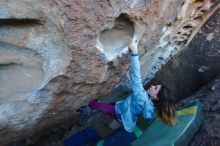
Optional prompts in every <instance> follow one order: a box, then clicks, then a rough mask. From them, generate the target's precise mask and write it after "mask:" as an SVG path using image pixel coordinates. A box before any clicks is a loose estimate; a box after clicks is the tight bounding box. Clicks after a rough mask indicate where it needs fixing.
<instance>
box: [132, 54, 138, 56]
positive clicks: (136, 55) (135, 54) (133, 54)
mask: <svg viewBox="0 0 220 146" xmlns="http://www.w3.org/2000/svg"><path fill="white" fill-rule="evenodd" d="M131 56H139V55H138V54H131Z"/></svg>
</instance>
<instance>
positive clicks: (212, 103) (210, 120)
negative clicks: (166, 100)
mask: <svg viewBox="0 0 220 146" xmlns="http://www.w3.org/2000/svg"><path fill="white" fill-rule="evenodd" d="M192 99H199V100H200V101H201V103H202V108H203V111H202V112H203V121H202V123H201V126H200V128H199V130H198V131H197V133H196V134H195V136H194V138H193V140H192V141H191V142H190V144H189V146H207V145H210V146H218V145H219V144H220V140H219V138H220V135H219V134H220V124H219V118H220V110H219V109H220V105H219V100H220V76H219V75H218V77H217V78H215V80H214V81H213V82H212V83H210V84H209V85H207V86H204V87H203V88H201V89H200V90H199V91H198V92H196V93H195V94H193V95H191V96H190V97H187V98H186V99H184V100H182V101H181V102H180V103H179V105H181V104H184V103H186V102H187V101H188V100H192Z"/></svg>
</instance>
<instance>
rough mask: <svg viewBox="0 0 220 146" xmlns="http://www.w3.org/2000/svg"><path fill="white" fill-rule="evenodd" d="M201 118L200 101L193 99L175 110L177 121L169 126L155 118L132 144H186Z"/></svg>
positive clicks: (141, 145)
mask: <svg viewBox="0 0 220 146" xmlns="http://www.w3.org/2000/svg"><path fill="white" fill-rule="evenodd" d="M201 120H202V114H201V103H200V102H199V100H195V101H193V102H191V103H189V104H187V105H185V106H184V107H182V108H181V110H178V111H177V123H176V125H175V126H169V125H166V124H164V123H163V122H161V121H160V120H159V119H156V120H155V121H154V122H153V123H152V124H151V125H150V127H148V128H147V130H146V131H144V133H143V134H142V135H141V136H140V137H139V138H138V139H136V140H135V141H133V142H132V145H133V146H186V145H187V144H188V143H189V141H190V140H191V139H192V138H193V135H194V134H195V132H196V131H197V130H198V128H199V126H200V123H201Z"/></svg>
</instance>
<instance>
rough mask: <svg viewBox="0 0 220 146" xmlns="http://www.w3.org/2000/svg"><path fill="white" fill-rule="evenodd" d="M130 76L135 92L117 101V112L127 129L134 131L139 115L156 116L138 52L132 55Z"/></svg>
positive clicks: (147, 117)
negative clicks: (142, 77)
mask: <svg viewBox="0 0 220 146" xmlns="http://www.w3.org/2000/svg"><path fill="white" fill-rule="evenodd" d="M130 77H131V87H132V91H133V92H132V94H130V95H129V96H128V97H127V98H126V99H125V100H121V101H118V102H116V105H115V112H116V114H117V115H119V116H120V117H121V121H122V123H123V126H124V128H125V130H126V131H128V132H133V131H134V129H135V126H136V122H137V116H138V115H140V114H143V117H144V119H149V120H150V119H154V118H155V117H156V114H155V108H154V106H153V103H152V101H151V99H150V98H149V96H148V94H147V92H146V91H145V89H144V88H143V84H142V79H141V74H140V63H139V56H138V54H132V55H131V63H130Z"/></svg>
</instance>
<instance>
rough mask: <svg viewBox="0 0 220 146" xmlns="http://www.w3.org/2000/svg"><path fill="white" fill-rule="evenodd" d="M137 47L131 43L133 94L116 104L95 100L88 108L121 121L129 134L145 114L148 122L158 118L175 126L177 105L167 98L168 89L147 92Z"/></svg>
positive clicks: (155, 86) (161, 88)
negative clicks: (140, 116)
mask: <svg viewBox="0 0 220 146" xmlns="http://www.w3.org/2000/svg"><path fill="white" fill-rule="evenodd" d="M137 45H138V41H131V43H130V44H129V49H130V52H131V63H130V77H131V88H132V91H133V92H132V94H130V95H129V96H128V97H127V98H126V99H125V100H121V101H117V102H116V103H115V104H108V103H102V102H99V101H97V100H93V101H91V102H90V103H89V104H88V107H89V108H90V109H92V110H98V111H101V112H103V113H105V114H107V115H109V116H110V117H112V118H114V119H116V120H118V121H121V122H122V124H123V126H124V129H125V130H126V131H128V132H133V131H134V129H135V126H136V121H137V116H138V115H140V114H143V117H144V118H145V119H148V120H151V119H154V118H156V116H157V117H158V118H160V119H161V120H162V121H163V122H165V123H166V124H168V125H175V123H176V119H175V115H176V110H175V105H174V103H173V102H171V101H170V100H168V99H166V98H165V93H164V91H165V89H166V88H165V87H163V86H162V85H160V84H159V85H151V86H150V87H149V88H148V89H147V91H145V89H144V88H143V85H142V80H141V74H140V64H139V55H138V49H137Z"/></svg>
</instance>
